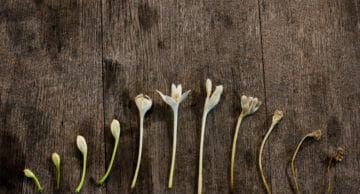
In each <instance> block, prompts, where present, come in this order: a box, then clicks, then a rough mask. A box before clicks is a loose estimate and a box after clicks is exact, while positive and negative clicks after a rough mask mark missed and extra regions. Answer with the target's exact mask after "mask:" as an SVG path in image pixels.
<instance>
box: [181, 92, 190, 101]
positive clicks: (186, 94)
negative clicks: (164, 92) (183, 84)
mask: <svg viewBox="0 0 360 194" xmlns="http://www.w3.org/2000/svg"><path fill="white" fill-rule="evenodd" d="M190 91H191V90H188V91H186V92H185V93H184V94H182V95H181V97H180V99H179V103H180V102H182V101H183V100H185V98H186V97H187V96H188V95H189V93H190Z"/></svg>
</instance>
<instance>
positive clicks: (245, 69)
mask: <svg viewBox="0 0 360 194" xmlns="http://www.w3.org/2000/svg"><path fill="white" fill-rule="evenodd" d="M102 7H103V9H102V16H103V30H104V38H103V43H104V44H103V45H104V47H103V48H104V52H103V53H104V57H103V61H104V62H103V64H104V103H105V105H104V108H105V122H106V130H105V137H106V138H105V140H106V141H105V142H106V163H107V164H108V163H109V161H110V158H111V153H112V149H113V145H114V140H113V138H112V136H111V133H110V130H109V125H110V122H111V120H112V119H114V118H117V119H119V120H120V123H121V127H122V132H121V137H120V144H119V151H118V157H117V158H116V161H115V166H114V169H113V171H112V173H111V175H110V177H109V180H108V182H107V191H108V192H109V193H120V192H121V193H129V192H130V184H131V180H132V178H133V173H134V171H135V165H136V159H137V154H138V138H139V124H138V122H139V121H138V113H137V108H136V106H135V103H134V97H135V96H136V95H137V94H139V93H145V94H147V95H149V96H150V97H151V98H152V99H153V102H154V105H153V108H152V110H151V111H150V112H149V113H148V114H147V115H146V117H145V131H144V149H143V159H142V163H141V168H140V173H139V177H138V180H137V184H136V187H135V190H134V193H170V192H171V193H194V192H195V191H196V190H197V176H198V173H197V170H198V167H197V165H198V154H199V153H198V152H199V151H198V150H199V143H200V127H201V126H200V125H201V114H202V110H203V105H204V100H205V95H206V92H205V80H206V78H211V79H212V80H213V84H214V85H217V84H223V85H224V94H223V97H222V100H221V102H220V104H219V105H218V106H217V107H216V108H215V109H214V110H213V111H212V112H211V113H210V115H209V117H208V122H207V127H206V133H205V136H206V137H205V152H204V159H205V161H204V184H203V187H204V189H203V191H204V193H226V192H229V179H230V173H229V171H230V170H229V169H230V151H231V143H232V138H233V134H234V128H235V124H236V120H237V117H238V115H239V114H240V112H241V106H240V97H241V95H242V94H246V95H253V96H257V97H259V98H260V99H261V100H264V87H263V79H262V78H263V74H262V63H261V49H260V28H259V19H258V18H259V14H258V2H257V1H183V0H181V1H104V2H103V6H102ZM171 83H177V84H179V83H181V84H182V85H183V88H184V90H188V89H191V90H192V92H191V94H190V96H189V98H188V99H186V100H185V101H184V102H183V103H182V104H181V107H180V111H179V129H178V142H177V154H176V165H175V173H174V186H173V189H172V190H169V189H167V184H168V173H169V169H170V157H171V145H172V112H171V109H170V107H168V106H167V105H166V104H165V103H164V102H163V101H162V100H161V99H160V97H159V96H158V94H157V93H156V92H155V90H156V89H158V90H160V91H162V92H164V93H166V94H169V93H170V85H171ZM264 123H265V106H263V107H261V108H260V110H259V112H258V113H256V114H255V115H254V116H251V117H249V118H246V119H245V121H244V123H243V125H242V127H241V130H240V134H241V136H240V137H239V139H238V144H237V145H238V146H237V155H236V167H235V174H236V178H235V184H236V191H237V192H245V193H259V192H260V191H262V185H261V180H260V177H259V175H258V174H257V173H255V172H256V171H257V165H256V164H257V163H256V158H257V156H256V154H257V149H258V145H259V144H260V141H261V139H260V138H259V137H260V134H262V131H263V128H264V127H265V124H264Z"/></svg>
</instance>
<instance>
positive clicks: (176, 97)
mask: <svg viewBox="0 0 360 194" xmlns="http://www.w3.org/2000/svg"><path fill="white" fill-rule="evenodd" d="M156 91H157V92H158V93H159V95H160V96H161V98H162V99H163V101H164V102H165V103H166V104H168V105H169V106H170V107H171V109H172V110H173V114H174V121H173V145H172V156H171V165H170V172H169V181H168V188H170V189H171V188H172V186H173V174H174V168H175V158H176V137H177V120H178V110H179V105H180V103H181V102H182V101H183V100H185V99H186V97H187V96H188V95H189V93H190V90H188V91H186V92H185V93H182V87H181V85H180V84H179V85H178V86H176V85H175V84H172V85H171V96H167V95H165V94H163V93H162V92H160V91H158V90H156ZM222 92H223V86H222V85H218V86H216V87H215V90H214V92H212V82H211V80H210V79H207V80H206V99H205V105H204V111H203V115H202V125H201V139H200V152H199V154H200V156H199V168H198V169H199V172H198V187H197V188H198V194H201V193H202V179H203V176H202V169H203V150H204V134H205V125H206V118H207V115H208V113H209V112H210V111H211V110H212V109H213V108H214V107H215V106H216V105H217V104H218V103H219V101H220V98H221V94H222ZM135 103H136V106H137V108H138V111H139V116H140V137H139V151H138V158H137V164H136V169H135V173H134V176H133V180H132V183H131V189H134V188H135V185H136V180H137V177H138V174H139V169H140V163H141V155H142V146H143V130H144V118H145V114H146V112H147V111H148V110H149V109H150V108H151V106H152V100H151V98H150V97H149V96H147V95H144V94H139V95H137V96H136V97H135ZM261 104H262V102H261V101H260V100H258V98H255V97H247V96H244V95H243V96H242V97H241V108H242V111H241V113H240V115H239V117H238V121H237V124H236V128H235V134H234V139H233V144H232V152H231V167H230V168H231V169H230V189H231V191H234V163H235V152H236V142H237V137H238V133H239V128H240V125H241V122H242V120H243V119H244V118H245V117H246V116H249V115H251V114H253V113H255V112H256V111H257V110H258V109H259V107H260V105H261ZM282 117H283V112H282V111H280V110H275V112H274V115H273V118H272V123H271V125H270V128H269V130H268V131H267V133H266V134H265V137H264V139H263V141H262V143H261V146H260V152H259V161H258V162H259V169H260V174H261V178H262V181H263V183H264V186H265V188H266V190H267V192H268V193H271V191H270V188H269V186H268V184H267V182H266V179H265V176H264V173H263V169H262V163H261V156H262V151H263V148H264V145H265V142H266V140H267V139H268V137H269V135H270V133H271V131H272V130H273V129H274V127H275V125H276V124H277V123H278V122H279V121H280V120H281V119H282ZM110 129H111V133H112V135H113V137H114V138H115V145H114V149H113V153H112V157H111V161H110V164H109V166H108V169H107V171H106V173H105V175H104V176H103V178H102V179H101V180H99V181H98V183H97V184H98V185H102V184H103V183H104V182H105V180H106V179H107V177H108V176H109V174H110V171H111V168H112V165H113V163H114V159H115V156H116V151H117V147H118V143H119V138H120V123H119V121H117V120H115V119H114V120H113V121H112V122H111V127H110ZM320 136H321V131H320V130H316V131H314V132H312V133H309V134H307V135H305V136H304V137H303V138H302V139H301V141H300V143H299V144H298V146H297V149H296V151H295V153H294V155H293V158H292V172H293V178H294V182H295V185H296V190H297V191H298V192H300V190H299V187H298V184H297V181H296V176H295V170H294V160H295V157H296V154H297V152H298V150H299V148H300V145H301V144H302V142H303V141H304V139H306V138H307V137H313V138H314V139H317V140H318V139H320ZM76 144H77V147H78V149H79V150H80V152H81V153H82V155H83V170H82V176H81V180H80V183H79V185H78V187H77V188H76V189H75V193H79V192H80V190H81V188H82V186H83V184H84V179H85V174H86V162H87V152H88V148H87V143H86V140H85V138H84V137H83V136H80V135H79V136H77V139H76ZM343 152H344V151H343V149H342V148H340V147H339V148H338V150H337V152H336V153H335V154H334V155H333V156H331V158H330V162H329V166H328V175H329V186H328V192H329V191H330V165H331V162H332V160H333V159H334V160H335V161H341V160H342V159H343ZM52 161H53V163H54V165H55V166H56V169H57V184H56V190H58V189H59V187H60V156H59V155H58V154H57V153H53V154H52ZM24 174H25V176H27V177H29V178H32V179H33V180H34V182H35V183H36V185H37V187H38V190H39V192H42V191H43V188H42V187H41V185H40V183H39V181H38V179H37V178H36V176H35V174H34V173H33V172H32V171H31V170H29V169H25V170H24Z"/></svg>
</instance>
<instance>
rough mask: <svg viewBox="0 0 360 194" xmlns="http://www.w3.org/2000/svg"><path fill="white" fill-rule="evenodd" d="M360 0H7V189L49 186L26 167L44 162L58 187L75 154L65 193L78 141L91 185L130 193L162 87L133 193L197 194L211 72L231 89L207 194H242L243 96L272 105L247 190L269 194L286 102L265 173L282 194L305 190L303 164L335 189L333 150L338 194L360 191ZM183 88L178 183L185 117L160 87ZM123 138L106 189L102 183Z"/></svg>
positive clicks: (254, 135) (216, 126)
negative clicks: (82, 141)
mask: <svg viewBox="0 0 360 194" xmlns="http://www.w3.org/2000/svg"><path fill="white" fill-rule="evenodd" d="M359 75H360V1H359V0H315V1H306V0H296V1H295V0H293V1H281V0H274V1H270V0H269V1H268V0H238V1H236V0H231V1H228V0H225V1H215V0H178V1H166V0H161V1H157V0H153V1H141V0H135V1H125V0H121V1H120V0H119V1H114V0H79V1H70V0H64V1H55V0H53V1H44V0H32V1H30V0H26V1H24V0H1V2H0V100H1V101H0V193H37V189H36V187H35V185H34V183H33V182H32V181H31V180H29V179H27V178H25V177H24V175H23V172H22V170H23V169H24V168H30V169H32V170H33V171H34V172H35V173H36V175H37V177H38V179H39V180H40V182H41V184H42V185H43V187H44V189H45V193H52V192H53V189H54V185H55V173H56V172H55V167H54V166H53V164H52V163H51V159H50V157H51V153H52V152H58V153H59V154H60V156H61V159H62V166H61V167H62V178H61V190H60V192H58V193H70V192H73V191H74V190H75V187H76V186H77V184H78V182H79V180H80V174H81V165H82V157H81V154H80V152H79V151H78V150H77V148H76V143H75V140H76V136H77V135H79V134H81V135H83V136H84V137H85V138H86V140H87V142H88V145H89V155H88V157H89V158H88V162H89V163H88V171H87V176H86V181H85V184H84V188H83V190H82V193H129V192H130V184H131V179H132V177H133V173H134V170H135V165H136V158H137V153H138V138H139V129H138V128H139V124H138V122H139V121H138V113H137V108H136V106H135V103H134V101H133V99H134V97H135V96H136V95H137V94H139V93H145V94H147V95H149V96H150V97H151V98H152V99H153V102H154V105H153V108H152V109H151V111H150V112H149V113H148V114H147V116H146V118H145V131H144V150H143V160H142V163H141V169H140V174H139V177H138V181H137V185H136V188H135V190H134V191H133V193H195V192H196V189H197V170H198V167H197V165H198V157H199V156H198V154H199V151H198V150H199V142H200V125H201V114H202V109H203V104H204V99H205V80H206V78H210V79H212V80H213V84H214V85H218V84H223V85H224V93H223V96H222V99H221V101H220V104H219V105H218V106H217V107H215V109H214V110H213V111H212V112H211V113H210V115H209V117H208V122H207V127H206V135H205V153H204V159H205V161H204V184H203V185H204V193H229V177H230V173H229V171H230V170H229V168H230V152H231V143H232V138H233V134H234V128H235V124H236V119H237V116H238V115H239V113H240V112H241V106H240V97H241V95H243V94H245V95H251V96H256V97H258V98H260V99H261V100H262V101H263V102H264V103H263V105H262V106H261V108H260V109H259V111H258V112H257V113H256V114H254V115H253V116H250V117H248V118H246V119H245V120H244V122H243V124H242V126H241V128H240V133H239V134H240V135H239V139H238V143H237V153H236V164H235V189H236V192H237V193H265V189H264V187H263V185H262V182H261V178H260V175H259V169H258V166H257V159H258V149H259V147H260V143H261V140H262V138H263V136H264V134H265V133H266V131H267V128H268V127H269V125H270V122H271V116H272V113H273V111H274V110H275V109H280V110H283V111H284V115H285V116H284V118H283V120H282V121H281V122H280V123H279V125H278V126H277V127H276V128H275V130H274V131H273V133H272V134H271V135H270V138H269V140H268V142H267V144H266V146H265V150H264V160H263V164H264V170H265V176H266V178H267V180H268V182H269V184H270V186H271V189H272V191H273V193H292V192H293V191H294V189H293V188H294V187H293V184H292V179H291V171H290V165H289V164H290V163H289V162H290V158H291V155H292V153H293V151H294V149H295V148H296V144H297V143H298V141H299V140H300V138H301V136H303V135H304V134H306V133H308V132H310V131H313V130H315V129H321V130H322V132H323V134H324V135H323V137H322V139H321V140H320V141H319V142H316V141H314V140H307V141H306V142H305V144H304V145H303V146H302V148H301V150H300V152H299V155H298V157H297V160H296V172H297V175H298V179H299V184H300V189H301V190H302V191H303V192H304V193H324V192H325V191H326V188H327V177H326V165H327V155H329V154H330V153H332V152H333V151H334V150H335V148H336V147H337V146H342V147H343V148H345V150H346V155H345V159H344V161H343V162H341V163H337V164H336V165H334V166H333V167H332V171H331V172H332V181H333V182H332V186H333V187H332V193H360V186H359V182H360V163H359V162H360V131H359V130H360V109H359V107H360V89H359V88H360V76H359ZM171 83H181V84H182V85H183V88H184V89H185V90H188V89H191V90H192V92H191V95H190V96H189V98H188V99H186V100H185V101H184V102H183V103H182V104H181V106H180V107H181V108H180V112H179V114H180V115H179V116H180V117H179V130H178V143H177V145H178V146H177V160H176V166H175V177H174V187H173V189H172V190H169V189H167V181H168V172H169V168H170V157H171V145H172V112H171V109H170V108H169V107H168V106H167V105H165V103H164V102H163V101H162V100H161V99H160V97H159V95H158V94H157V93H156V92H155V89H159V90H160V91H163V92H164V93H167V94H169V93H170V84H171ZM114 118H116V119H118V120H119V121H120V123H121V130H122V131H121V138H120V144H119V149H118V153H117V157H116V160H115V164H114V167H113V170H112V172H111V174H110V177H109V179H108V181H107V182H106V184H105V185H104V186H102V187H97V186H95V184H94V183H95V181H97V180H99V179H100V178H101V177H102V176H103V174H104V173H105V170H106V168H107V166H108V164H109V161H110V158H111V154H112V149H113V145H114V139H113V137H112V136H111V133H110V129H109V125H110V122H111V120H112V119H114Z"/></svg>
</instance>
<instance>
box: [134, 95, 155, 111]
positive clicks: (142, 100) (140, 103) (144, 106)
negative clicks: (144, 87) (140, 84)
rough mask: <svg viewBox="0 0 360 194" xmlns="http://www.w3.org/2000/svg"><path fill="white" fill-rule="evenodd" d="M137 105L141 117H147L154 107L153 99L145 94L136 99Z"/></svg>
mask: <svg viewBox="0 0 360 194" xmlns="http://www.w3.org/2000/svg"><path fill="white" fill-rule="evenodd" d="M135 103H136V106H137V108H138V110H139V113H140V115H141V116H143V115H145V113H146V112H147V111H148V110H149V109H150V108H151V106H152V101H151V98H150V97H149V96H147V95H144V94H139V95H137V96H136V97H135Z"/></svg>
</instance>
